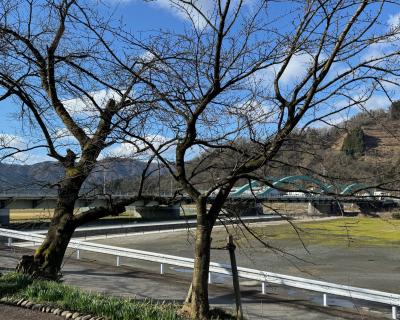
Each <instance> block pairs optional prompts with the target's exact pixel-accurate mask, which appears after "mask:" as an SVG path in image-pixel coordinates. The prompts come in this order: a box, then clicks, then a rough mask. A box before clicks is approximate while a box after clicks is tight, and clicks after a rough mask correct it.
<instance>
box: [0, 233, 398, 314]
mask: <svg viewBox="0 0 400 320" xmlns="http://www.w3.org/2000/svg"><path fill="white" fill-rule="evenodd" d="M0 237H5V238H7V244H8V245H9V246H12V245H13V242H12V239H19V240H25V241H29V242H33V246H36V245H37V244H40V243H41V242H42V241H43V239H44V237H45V236H44V235H40V234H36V233H28V232H21V231H15V230H10V229H3V228H0ZM68 247H69V248H73V249H76V250H77V251H76V256H77V259H80V255H81V251H82V250H84V251H89V252H96V253H102V254H108V255H113V256H115V257H116V265H117V266H120V264H121V258H122V257H124V258H130V259H139V260H145V261H151V262H156V263H159V264H160V273H161V274H164V272H165V269H164V265H166V264H167V265H173V266H179V267H185V268H189V269H193V263H194V260H193V259H191V258H184V257H178V256H172V255H167V254H161V253H155V252H148V251H141V250H135V249H129V248H121V247H115V246H108V245H104V244H97V243H91V242H85V241H78V240H71V241H70V243H69V245H68ZM209 271H210V275H209V283H211V282H212V277H211V274H212V273H218V274H224V275H232V272H231V268H230V266H229V265H226V264H221V263H216V262H211V263H210V270H209ZM238 273H239V277H241V278H244V279H251V280H257V281H260V283H261V291H262V293H265V291H266V290H265V288H266V283H267V282H268V283H273V284H278V285H283V286H288V287H294V288H299V289H305V290H310V291H315V292H321V293H322V294H323V299H322V300H323V305H324V306H328V294H330V295H335V296H342V297H347V298H352V299H359V300H367V301H373V302H378V303H382V304H387V305H390V306H392V319H397V307H399V306H400V294H395V293H388V292H383V291H377V290H370V289H364V288H358V287H352V286H346V285H340V284H334V283H329V282H324V281H318V280H311V279H305V278H300V277H294V276H287V275H283V274H277V273H272V272H266V271H260V270H255V269H249V268H242V267H238Z"/></svg>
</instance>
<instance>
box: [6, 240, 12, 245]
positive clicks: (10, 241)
mask: <svg viewBox="0 0 400 320" xmlns="http://www.w3.org/2000/svg"><path fill="white" fill-rule="evenodd" d="M7 246H9V247H11V246H12V238H8V239H7Z"/></svg>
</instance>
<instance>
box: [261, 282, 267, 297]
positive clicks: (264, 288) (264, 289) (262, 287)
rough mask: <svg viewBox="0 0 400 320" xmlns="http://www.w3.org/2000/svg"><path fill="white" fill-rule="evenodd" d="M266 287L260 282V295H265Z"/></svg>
mask: <svg viewBox="0 0 400 320" xmlns="http://www.w3.org/2000/svg"><path fill="white" fill-rule="evenodd" d="M266 287H267V286H266V283H265V282H261V293H262V294H265V293H266V291H267V290H266V289H267V288H266Z"/></svg>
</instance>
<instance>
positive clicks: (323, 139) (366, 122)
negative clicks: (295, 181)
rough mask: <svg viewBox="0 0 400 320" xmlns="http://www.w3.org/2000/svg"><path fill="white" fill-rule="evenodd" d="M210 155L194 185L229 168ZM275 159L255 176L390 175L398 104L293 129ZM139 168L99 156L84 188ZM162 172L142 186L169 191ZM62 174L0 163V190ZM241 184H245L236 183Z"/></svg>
mask: <svg viewBox="0 0 400 320" xmlns="http://www.w3.org/2000/svg"><path fill="white" fill-rule="evenodd" d="M242 143H244V142H242ZM249 147H250V148H251V145H250V146H249ZM208 156H210V154H209V155H208ZM202 157H203V156H202V155H199V157H198V158H196V159H194V160H191V161H190V162H189V163H188V166H192V167H196V166H197V164H198V163H201V158H202ZM210 159H211V160H210V161H211V162H212V161H214V162H215V163H216V166H215V170H214V171H213V170H206V171H205V172H204V173H202V174H200V175H198V177H197V178H196V179H197V182H198V184H199V187H200V188H206V187H207V186H209V185H210V184H212V181H215V179H216V178H217V177H218V175H220V174H221V173H223V171H229V168H230V167H231V165H230V162H232V166H233V165H234V161H235V160H234V159H231V158H229V156H228V157H227V156H226V155H225V156H223V157H222V158H221V156H220V155H215V156H214V155H213V156H212V157H210ZM277 160H278V161H276V162H272V163H269V165H268V166H267V167H265V168H263V169H262V170H260V171H259V174H260V176H275V177H278V176H285V175H295V174H312V172H316V173H320V174H323V175H326V176H330V177H333V178H334V179H339V180H343V181H361V182H366V183H379V182H381V181H384V180H385V179H391V178H393V177H396V176H397V175H398V174H399V171H400V170H399V168H400V105H399V111H398V113H396V112H394V111H393V107H392V110H389V111H384V110H377V111H373V112H368V113H365V112H364V113H359V114H358V115H356V116H355V117H353V118H352V119H350V120H348V121H346V122H344V123H340V124H337V125H335V126H331V127H323V128H318V129H315V128H314V129H310V130H308V131H307V132H305V133H302V134H300V133H295V134H293V136H292V137H291V140H290V141H288V142H287V143H286V144H285V145H284V146H283V148H282V150H281V151H280V153H279V154H278V157H277ZM210 161H207V162H206V163H208V164H209V163H210ZM144 166H145V163H143V162H141V161H138V160H134V159H119V158H114V159H107V160H102V161H100V162H99V164H98V165H97V166H96V168H95V170H94V173H93V174H92V175H91V176H90V178H89V179H88V182H87V183H86V186H90V187H93V186H95V185H97V186H98V187H103V183H104V182H105V185H106V187H107V189H108V190H109V191H110V192H132V191H135V190H137V187H138V184H139V180H140V175H141V172H142V170H143V168H144ZM304 168H308V169H310V171H307V170H306V169H304ZM153 169H154V168H153ZM150 171H152V170H150ZM165 173H166V171H162V172H161V174H160V175H159V174H158V173H157V174H153V176H152V177H150V178H149V179H148V183H147V184H146V186H147V188H148V189H149V190H150V189H151V190H152V191H154V190H155V189H154V188H156V190H159V191H162V192H170V191H172V190H173V189H174V188H175V183H174V182H173V181H172V179H171V177H169V175H167V174H165ZM62 175H63V169H62V168H61V167H60V166H59V165H58V164H57V163H55V162H43V163H37V164H34V165H14V164H0V192H1V191H2V190H10V189H13V188H18V189H23V188H40V187H42V186H46V185H51V184H54V183H56V182H57V181H58V180H59V178H60V177H61V176H62ZM242 183H245V182H244V181H239V182H238V184H242Z"/></svg>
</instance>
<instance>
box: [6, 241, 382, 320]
mask: <svg viewBox="0 0 400 320" xmlns="http://www.w3.org/2000/svg"><path fill="white" fill-rule="evenodd" d="M14 250H16V251H14ZM27 250H28V249H25V248H24V249H21V248H19V249H9V248H6V247H0V272H6V271H10V270H13V268H14V267H15V265H16V263H17V260H18V259H19V257H20V256H21V255H22V253H24V252H25V253H26V252H27ZM102 261H103V260H102V259H101V258H100V259H99V260H96V261H93V260H88V259H87V260H79V261H77V260H75V259H72V258H67V259H66V261H65V264H64V268H63V274H64V281H65V283H67V284H71V285H74V286H77V287H81V288H83V289H85V290H89V291H96V292H103V293H106V294H112V295H118V296H130V297H136V298H137V299H145V298H151V299H153V300H157V301H170V302H171V301H176V302H182V301H183V299H184V298H185V294H186V292H187V289H188V287H189V283H190V276H189V275H182V274H174V273H168V274H165V275H159V274H158V273H155V272H151V271H148V269H139V268H134V267H128V266H121V267H119V268H116V267H113V266H111V265H110V264H106V263H104V262H102ZM241 286H242V296H243V309H244V313H245V316H246V319H248V320H253V319H254V320H255V319H268V320H278V319H279V320H282V319H298V320H333V319H338V320H340V319H382V318H383V317H384V316H385V317H386V318H387V315H386V314H385V315H383V314H382V313H371V312H367V310H365V309H363V308H360V309H358V310H353V311H352V312H349V311H345V310H344V309H342V308H339V307H330V308H324V307H321V306H320V305H318V304H316V303H312V302H308V301H310V300H309V297H305V296H304V297H303V298H301V297H299V296H298V295H297V296H289V297H288V296H287V294H285V293H283V292H282V291H281V289H280V288H278V287H276V288H273V287H270V288H269V290H268V294H266V295H262V294H261V293H260V291H259V288H258V284H256V283H254V282H252V281H243V282H241ZM233 299H234V297H233V294H232V289H231V287H230V286H228V285H222V284H213V285H210V302H211V304H212V305H213V306H218V307H224V308H232V306H233V305H234V300H233ZM18 319H20V318H18ZM21 319H23V318H21ZM37 319H41V318H37Z"/></svg>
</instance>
